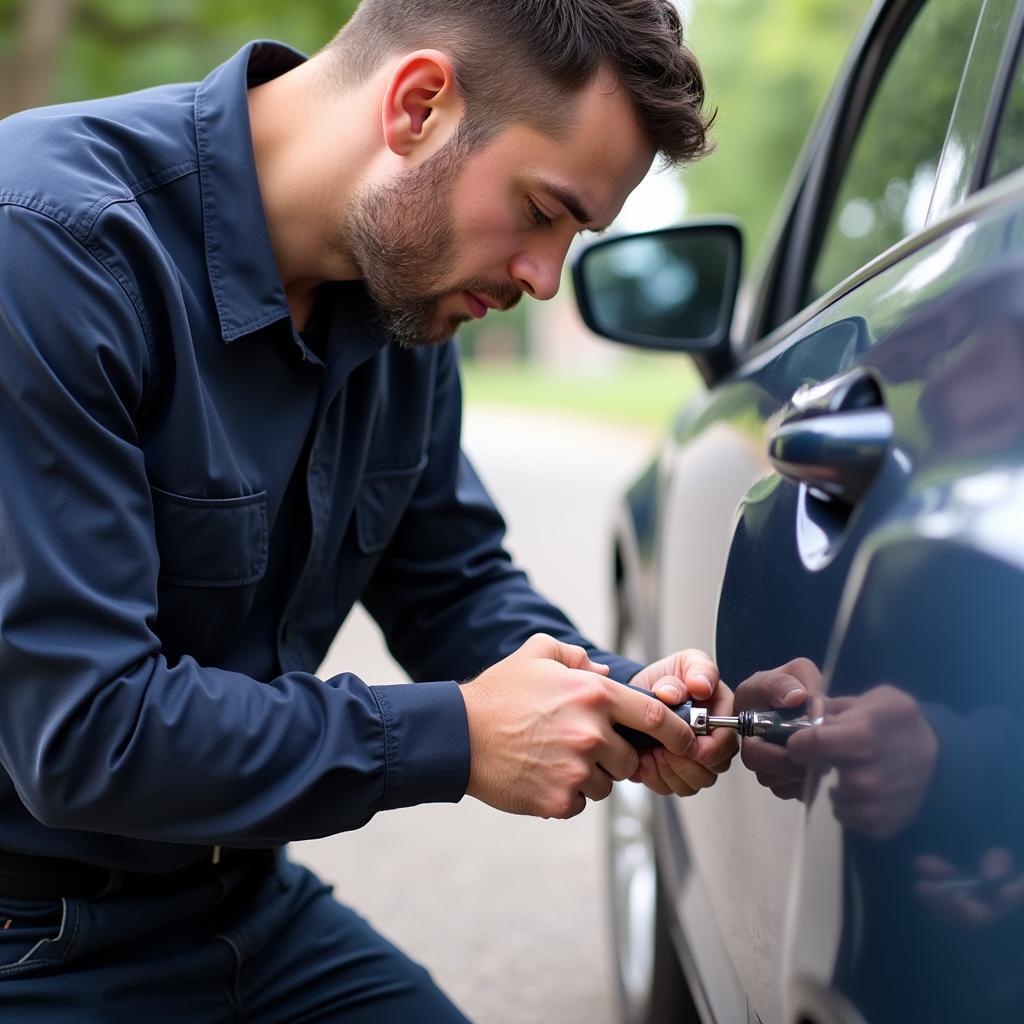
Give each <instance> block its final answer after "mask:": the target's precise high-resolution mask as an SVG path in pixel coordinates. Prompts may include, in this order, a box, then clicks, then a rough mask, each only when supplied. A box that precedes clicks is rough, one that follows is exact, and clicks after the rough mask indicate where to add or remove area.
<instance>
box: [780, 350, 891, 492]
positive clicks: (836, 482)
mask: <svg viewBox="0 0 1024 1024" xmlns="http://www.w3.org/2000/svg"><path fill="white" fill-rule="evenodd" d="M892 436H893V423H892V416H891V415H890V414H889V413H888V412H887V411H886V410H885V408H884V407H883V399H882V390H881V388H880V387H879V384H878V382H877V381H876V380H875V378H874V377H873V376H872V375H871V373H870V372H869V371H868V370H865V369H863V368H860V367H858V368H857V369H854V370H851V371H850V372H848V373H844V374H843V375H842V376H840V377H834V378H833V379H831V380H826V381H823V382H822V383H820V384H811V385H807V386H805V387H802V388H800V389H799V390H798V391H797V392H796V393H795V394H794V395H793V401H792V403H791V405H790V407H789V414H788V415H787V417H786V419H785V420H784V421H783V423H782V426H781V427H779V428H778V429H777V430H776V431H775V432H774V433H773V434H772V436H771V440H770V441H769V443H768V456H769V458H770V459H771V460H772V464H773V465H774V466H775V468H776V469H777V470H778V471H779V472H780V473H781V474H782V475H783V476H784V477H786V478H788V479H789V480H793V481H795V482H796V483H802V484H806V485H807V486H808V487H810V488H811V489H812V490H814V491H817V492H818V493H819V494H824V495H828V496H829V497H830V498H834V499H836V500H838V501H841V502H844V503H845V504H847V505H855V504H856V503H857V502H858V501H859V500H860V499H861V498H862V497H863V496H864V494H865V492H866V491H867V489H868V488H869V487H870V486H871V482H872V480H874V478H875V476H876V475H877V474H878V471H879V470H880V469H881V468H882V464H883V462H884V461H885V455H886V452H887V451H888V450H889V448H890V446H891V445H892Z"/></svg>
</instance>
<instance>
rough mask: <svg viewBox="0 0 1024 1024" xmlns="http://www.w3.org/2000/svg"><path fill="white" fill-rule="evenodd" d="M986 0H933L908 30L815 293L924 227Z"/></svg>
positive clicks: (828, 231)
mask: <svg viewBox="0 0 1024 1024" xmlns="http://www.w3.org/2000/svg"><path fill="white" fill-rule="evenodd" d="M981 2H982V0H930V2H928V3H925V4H924V5H923V6H922V7H921V9H920V11H919V13H918V14H917V16H916V17H915V18H914V20H913V21H912V22H911V24H910V27H909V29H907V30H906V32H905V34H904V36H903V39H902V41H901V42H900V44H899V46H898V47H897V49H896V51H895V53H894V54H893V56H892V58H891V59H890V61H889V64H888V66H887V67H886V70H885V72H884V73H883V76H882V78H881V81H880V82H879V84H878V86H877V88H876V90H875V93H874V96H873V97H872V99H871V102H870V104H869V106H868V110H867V113H866V115H865V116H864V119H863V121H862V123H861V126H860V129H859V132H858V135H857V138H856V139H855V141H854V144H853V147H852V149H851V151H850V156H849V160H848V161H847V163H846V166H845V168H844V169H843V170H842V172H841V178H840V183H839V188H838V190H837V192H836V193H835V199H834V201H833V203H832V206H831V209H830V210H829V212H828V213H827V215H826V218H825V223H826V227H825V230H824V234H823V236H822V244H821V248H820V249H819V251H818V256H817V259H816V261H815V263H814V265H813V269H812V271H811V273H810V275H809V283H808V287H807V293H806V296H805V298H806V300H807V301H808V302H811V301H813V300H814V299H816V298H817V297H818V296H819V295H823V294H824V293H825V292H827V291H828V290H829V289H830V288H832V287H833V286H834V285H836V284H838V283H839V282H840V281H842V280H843V279H844V278H845V277H848V276H849V275H850V274H852V273H853V272H854V271H855V270H857V268H858V267H861V266H863V265H864V264H865V263H868V262H870V261H871V260H872V259H874V257H875V256H877V255H878V254H879V253H882V252H884V251H885V250H886V249H888V248H889V247H890V246H892V245H894V244H895V243H896V242H898V241H900V239H902V238H904V237H906V236H907V235H909V234H912V233H913V232H915V231H917V230H919V229H920V228H921V227H923V226H924V223H925V219H926V217H927V214H928V204H929V201H930V199H931V194H932V187H933V185H934V183H935V174H936V170H937V168H938V163H939V156H940V154H941V152H942V144H943V141H944V140H945V137H946V130H947V128H948V126H949V120H950V116H951V114H952V112H953V105H954V102H955V100H956V94H957V90H958V88H959V85H960V78H961V75H962V72H963V68H964V64H965V62H966V60H967V55H968V52H969V51H970V46H971V39H972V37H973V35H974V28H975V24H976V22H977V20H978V12H979V10H980V8H981Z"/></svg>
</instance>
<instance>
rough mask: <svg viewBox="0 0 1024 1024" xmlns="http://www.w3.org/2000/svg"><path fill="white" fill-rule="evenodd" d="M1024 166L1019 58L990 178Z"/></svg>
mask: <svg viewBox="0 0 1024 1024" xmlns="http://www.w3.org/2000/svg"><path fill="white" fill-rule="evenodd" d="M1018 167H1024V65H1022V63H1021V61H1019V60H1018V64H1017V78H1016V83H1015V84H1014V86H1013V88H1012V89H1011V90H1010V95H1009V97H1007V100H1006V109H1005V110H1004V111H1003V119H1002V121H1001V122H1000V124H999V134H998V135H997V136H996V146H995V150H994V152H993V153H992V163H991V164H990V165H989V169H988V180H989V181H995V180H996V178H1002V177H1005V176H1006V175H1007V174H1010V173H1011V172H1012V171H1015V170H1017V168H1018Z"/></svg>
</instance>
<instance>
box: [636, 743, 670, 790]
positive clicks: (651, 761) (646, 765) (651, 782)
mask: <svg viewBox="0 0 1024 1024" xmlns="http://www.w3.org/2000/svg"><path fill="white" fill-rule="evenodd" d="M638 774H639V776H640V781H641V782H642V783H643V784H644V785H645V786H646V787H647V788H648V789H649V790H651V791H652V792H654V793H657V794H658V795H659V796H671V795H672V790H671V789H670V788H669V787H668V786H667V785H666V784H665V782H664V781H663V780H662V777H661V771H660V770H659V768H658V764H657V761H656V760H655V757H654V752H653V751H645V752H644V753H643V754H641V755H640V770H639V773H638Z"/></svg>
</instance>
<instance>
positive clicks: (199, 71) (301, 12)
mask: <svg viewBox="0 0 1024 1024" xmlns="http://www.w3.org/2000/svg"><path fill="white" fill-rule="evenodd" d="M355 6H356V0H317V2H316V3H302V4H281V3H279V2H277V0H217V2H210V0H163V2H162V3H160V4H153V3H151V2H148V0H0V116H4V115H5V114H9V113H12V112H13V111H15V110H20V109H22V108H24V107H29V106H37V105H39V104H43V103H49V102H55V101H61V100H68V99H85V98H89V97H93V96H104V95H110V94H113V93H119V92H127V91H130V90H132V89H139V88H144V87H146V86H149V85H155V84H157V83H159V82H169V81H191V80H195V79H198V78H202V77H203V76H204V75H206V74H207V73H208V72H209V70H210V69H211V68H212V67H213V66H215V65H216V64H218V63H219V62H220V61H222V60H224V59H225V58H226V57H228V56H230V54H231V53H232V52H234V51H235V50H236V49H237V48H238V47H239V46H241V45H242V44H243V43H244V42H246V41H247V40H249V39H255V38H261V37H262V38H267V37H271V38H276V39H281V40H282V41H284V42H287V43H291V44H292V45H293V46H295V47H297V48H298V49H300V50H306V51H309V50H313V49H316V48H318V47H319V46H321V45H323V43H325V42H326V41H327V40H328V39H330V38H331V36H333V35H334V33H335V32H336V31H337V30H338V28H340V27H341V25H342V24H344V22H345V21H347V20H348V18H349V17H350V16H351V14H352V11H353V10H354V9H355Z"/></svg>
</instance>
